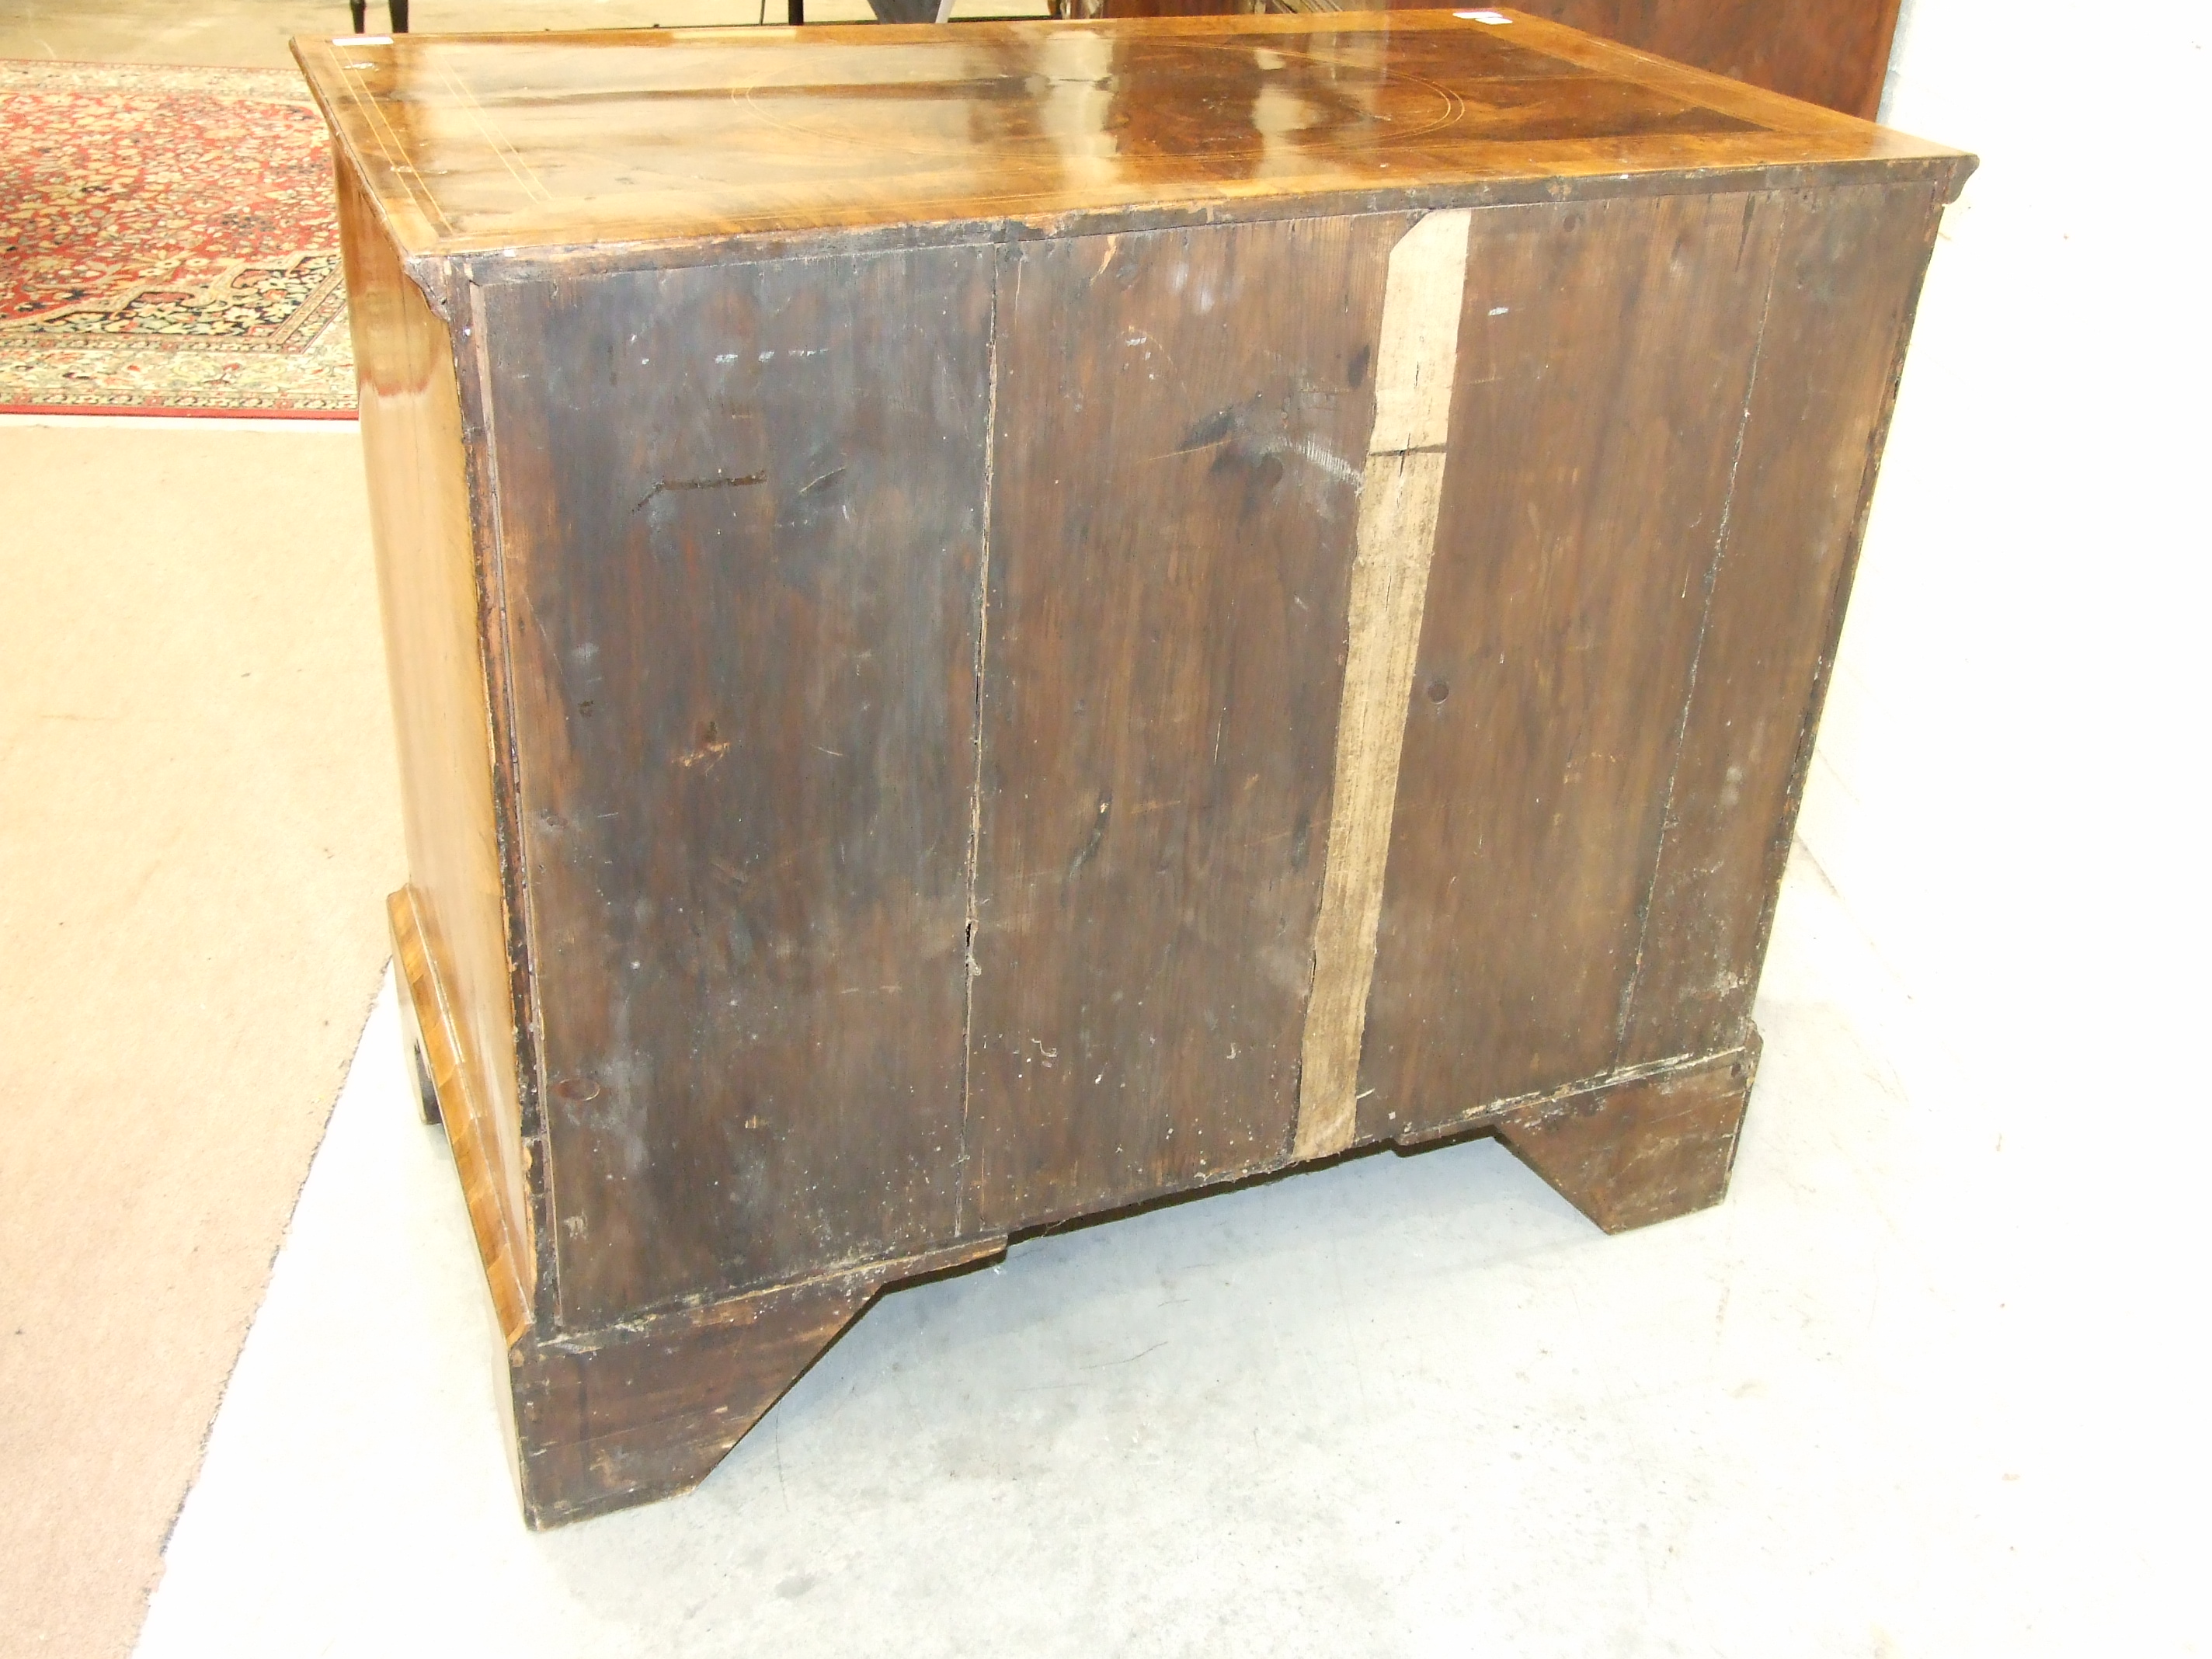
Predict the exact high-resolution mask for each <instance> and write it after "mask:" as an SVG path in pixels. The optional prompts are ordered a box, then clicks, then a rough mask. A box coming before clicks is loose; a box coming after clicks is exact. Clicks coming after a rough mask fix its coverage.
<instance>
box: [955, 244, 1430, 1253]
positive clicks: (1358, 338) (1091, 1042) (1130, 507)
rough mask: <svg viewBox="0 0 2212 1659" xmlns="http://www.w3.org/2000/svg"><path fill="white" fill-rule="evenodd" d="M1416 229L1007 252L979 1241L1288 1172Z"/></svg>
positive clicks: (980, 1041) (994, 575) (975, 1057)
mask: <svg viewBox="0 0 2212 1659" xmlns="http://www.w3.org/2000/svg"><path fill="white" fill-rule="evenodd" d="M1410 222H1411V221H1410V219H1409V218H1408V217H1407V216H1398V215H1393V216H1375V217H1369V218H1361V219H1355V220H1338V221H1294V222H1279V223H1272V224H1260V225H1249V226H1242V227H1233V228H1218V229H1217V228H1208V229H1202V230H1179V231H1169V232H1160V233H1156V234H1145V235H1128V236H1120V237H1095V238H1085V239H1079V240H1066V241H1057V242H1036V243H1027V244H1022V245H1018V246H1015V247H1012V248H1010V249H1009V250H1008V251H1007V252H1006V255H1005V259H1004V264H1002V266H1001V269H1000V278H999V292H1000V301H999V318H1000V392H999V399H998V416H997V459H996V463H995V477H994V487H993V488H994V511H993V517H992V533H991V556H990V590H991V606H990V609H991V621H990V629H989V640H988V651H987V667H986V670H985V676H984V699H983V711H984V712H983V741H984V747H983V776H982V784H983V787H982V798H981V841H980V843H979V851H978V862H977V882H976V908H975V921H976V934H975V958H976V967H977V969H978V977H977V979H976V981H975V993H974V995H975V1000H974V1007H973V1021H974V1038H973V1043H972V1047H971V1057H970V1087H969V1133H968V1156H969V1170H968V1184H969V1192H970V1194H971V1200H970V1205H969V1208H970V1210H971V1212H981V1216H982V1218H984V1220H985V1221H986V1222H987V1225H990V1226H992V1227H994V1228H1012V1227H1015V1226H1019V1225H1029V1224H1031V1223H1034V1222H1037V1221H1042V1220H1044V1219H1048V1218H1054V1217H1060V1216H1066V1215H1071V1214H1076V1213H1079V1212H1085V1211H1090V1210H1096V1209H1099V1208H1102V1207H1107V1206H1112V1205H1115V1204H1118V1203H1127V1202H1131V1201H1133V1200H1138V1199H1141V1198H1144V1197H1146V1196H1150V1195H1152V1194H1158V1193H1161V1192H1166V1191H1171V1190H1174V1189H1176V1188H1186V1187H1189V1186H1193V1185H1195V1184H1198V1183H1200V1182H1206V1181H1208V1180H1212V1179H1215V1178H1221V1177H1226V1176H1231V1175H1234V1174H1236V1173H1237V1172H1239V1171H1242V1170H1249V1169H1252V1168H1255V1167H1261V1166H1264V1165H1267V1164H1277V1163H1280V1162H1281V1161H1283V1160H1284V1159H1285V1158H1286V1157H1287V1156H1288V1155H1289V1152H1290V1149H1291V1134H1292V1130H1293V1127H1294V1124H1295V1120H1296V1113H1297V1064H1298V1055H1299V1042H1300V1035H1301V1031H1302V1030H1303V1026H1304V1015H1305V1006H1306V999H1307V995H1308V992H1309V989H1310V984H1311V981H1312V975H1313V927H1314V921H1315V916H1316V909H1317V906H1318V902H1319V892H1320V884H1321V877H1322V856H1323V848H1324V844H1325V841H1326V837H1327V835H1328V818H1329V787H1330V777H1331V762H1332V758H1333V755H1334V738H1335V732H1336V723H1337V715H1338V712H1339V708H1340V699H1341V696H1342V674H1343V653H1344V650H1345V641H1346V596H1347V591H1348V581H1349V575H1350V571H1351V566H1352V550H1353V543H1354V534H1355V526H1356V523H1357V520H1358V511H1359V495H1360V489H1359V486H1360V482H1361V477H1362V469H1363V466H1364V461H1365V458H1366V454H1367V450H1368V444H1369V439H1370V433H1371V431H1372V429H1373V426H1374V419H1375V408H1374V401H1375V393H1374V387H1373V370H1374V368H1375V351H1374V343H1375V340H1376V331H1377V325H1378V322H1379V318H1380V313H1381V309H1382V302H1383V275H1384V266H1385V262H1386V259H1387V257H1388V254H1389V249H1390V247H1391V246H1392V245H1393V244H1394V243H1395V241H1396V240H1397V239H1398V238H1399V237H1400V236H1401V234H1403V233H1404V232H1405V230H1406V228H1407V225H1408V224H1409V223H1410Z"/></svg>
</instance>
